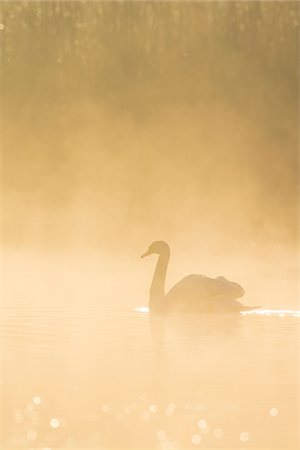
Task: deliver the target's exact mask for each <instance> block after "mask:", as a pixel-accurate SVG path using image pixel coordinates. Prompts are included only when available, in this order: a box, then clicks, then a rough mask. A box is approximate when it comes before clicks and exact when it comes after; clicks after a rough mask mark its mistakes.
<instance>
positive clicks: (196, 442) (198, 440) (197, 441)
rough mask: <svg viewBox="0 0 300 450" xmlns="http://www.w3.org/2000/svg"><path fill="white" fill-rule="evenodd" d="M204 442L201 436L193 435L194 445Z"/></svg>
mask: <svg viewBox="0 0 300 450" xmlns="http://www.w3.org/2000/svg"><path fill="white" fill-rule="evenodd" d="M201 442H202V436H201V435H200V434H193V436H192V443H193V444H194V445H198V444H201Z"/></svg>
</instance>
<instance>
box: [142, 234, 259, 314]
mask: <svg viewBox="0 0 300 450" xmlns="http://www.w3.org/2000/svg"><path fill="white" fill-rule="evenodd" d="M152 254H157V255H159V258H158V261H157V265H156V269H155V272H154V276H153V280H152V284H151V288H150V299H149V309H150V311H157V312H170V311H177V312H197V313H199V312H201V313H206V312H239V311H247V310H250V309H256V308H259V306H255V307H252V306H244V305H242V304H241V303H240V302H238V301H237V300H236V299H237V298H240V297H242V296H243V295H244V293H245V291H244V289H243V288H242V287H241V286H240V285H239V284H237V283H234V282H232V281H229V280H227V279H226V278H224V277H217V278H209V277H206V276H204V275H189V276H187V277H185V278H183V280H181V281H179V283H177V284H175V286H174V287H173V288H172V289H171V290H170V291H169V292H168V293H167V294H165V280H166V273H167V268H168V264H169V260H170V247H169V245H168V244H167V243H166V242H164V241H155V242H153V243H152V244H151V245H150V246H149V248H148V250H147V251H146V252H145V253H144V254H143V255H142V256H141V258H144V257H145V256H148V255H152Z"/></svg>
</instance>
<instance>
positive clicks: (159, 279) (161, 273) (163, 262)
mask: <svg viewBox="0 0 300 450" xmlns="http://www.w3.org/2000/svg"><path fill="white" fill-rule="evenodd" d="M169 260H170V251H166V252H164V253H163V254H161V255H159V258H158V261H157V264H156V268H155V272H154V276H153V280H152V284H151V288H150V301H149V307H150V309H152V310H155V309H156V310H157V309H160V308H161V301H162V300H163V298H164V296H165V281H166V274H167V268H168V264H169Z"/></svg>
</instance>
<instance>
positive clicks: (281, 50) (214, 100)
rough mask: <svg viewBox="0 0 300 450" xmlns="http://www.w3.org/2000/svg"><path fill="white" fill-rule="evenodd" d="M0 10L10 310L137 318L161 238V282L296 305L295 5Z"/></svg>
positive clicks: (66, 5)
mask: <svg viewBox="0 0 300 450" xmlns="http://www.w3.org/2000/svg"><path fill="white" fill-rule="evenodd" d="M1 10H2V12H1V14H2V23H3V26H2V27H1V31H0V33H1V48H2V59H3V65H2V69H1V70H2V87H1V100H2V118H1V124H2V135H3V136H2V175H3V181H2V194H3V201H2V213H3V215H2V217H3V218H2V225H3V233H2V243H3V244H2V248H3V251H4V253H3V254H4V258H3V265H4V273H5V277H4V278H5V282H4V301H8V302H10V301H11V299H12V298H14V299H18V301H25V300H24V299H25V297H26V295H28V297H30V298H31V300H32V301H33V299H35V302H37V303H40V302H46V298H47V296H49V298H48V301H49V302H55V301H57V299H58V298H64V301H65V302H69V303H72V302H73V301H75V297H76V298H77V301H78V302H82V301H87V300H86V299H85V300H83V298H82V296H83V295H86V294H87V293H88V295H89V296H90V297H91V298H93V299H94V301H95V302H97V301H99V302H101V301H103V300H100V298H101V299H102V298H103V293H105V296H106V295H109V296H111V298H114V299H115V300H114V301H115V302H117V303H118V302H120V303H122V304H123V305H126V304H128V305H130V306H132V305H137V304H146V302H147V300H148V288H149V283H150V279H151V276H152V271H153V269H154V266H153V265H154V260H153V259H152V260H151V259H150V260H149V261H147V262H146V261H142V262H141V261H140V260H139V256H140V254H141V253H143V251H145V249H146V248H147V247H148V245H149V244H150V242H152V241H154V240H157V239H164V240H166V241H167V242H168V243H169V244H170V246H171V250H172V259H171V265H170V268H169V273H168V278H167V283H168V285H169V286H171V285H172V283H174V282H175V281H177V280H178V279H179V278H180V277H182V276H184V275H186V274H189V273H204V274H207V275H210V276H217V275H224V276H228V278H230V279H236V280H237V281H238V282H240V283H241V284H242V285H243V286H245V290H246V294H247V295H248V297H247V302H248V303H250V304H251V303H252V304H257V302H258V303H259V304H263V305H265V306H266V307H273V306H280V307H295V306H296V287H295V275H296V247H297V172H298V166H297V147H298V143H299V142H298V137H299V125H298V124H299V109H298V105H299V86H298V78H297V77H298V68H299V64H298V62H299V57H298V55H299V54H298V52H299V40H298V33H299V5H298V4H297V3H296V2H287V3H285V2H198V3H194V2H193V3H192V2H191V3H189V2H185V3H181V2H166V3H164V2H161V3H156V2H142V3H137V2H86V1H78V2H71V1H65V2H53V1H51V2H43V1H34V2H27V1H23V2H15V1H13V2H2V3H1ZM16 279H17V280H18V282H17V283H16ZM50 292H51V293H50ZM53 293H55V295H54V296H53V295H52V294H53ZM53 297H54V298H53ZM254 298H255V300H254ZM97 299H98V300H97ZM59 301H61V300H59Z"/></svg>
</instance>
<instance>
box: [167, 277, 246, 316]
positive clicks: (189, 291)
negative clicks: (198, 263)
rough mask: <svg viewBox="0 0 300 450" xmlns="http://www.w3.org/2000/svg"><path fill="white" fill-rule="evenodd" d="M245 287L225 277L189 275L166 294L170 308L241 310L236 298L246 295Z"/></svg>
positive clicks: (182, 309) (168, 307)
mask: <svg viewBox="0 0 300 450" xmlns="http://www.w3.org/2000/svg"><path fill="white" fill-rule="evenodd" d="M244 292H245V291H244V289H243V288H242V287H241V286H240V285H239V284H237V283H234V282H232V281H229V280H227V279H226V278H225V277H217V278H210V277H206V276H204V275H189V276H187V277H185V278H183V280H181V281H180V282H179V283H177V284H175V286H174V287H173V288H172V289H171V290H170V291H169V292H168V293H167V294H166V296H165V301H166V304H165V306H166V307H167V309H168V310H175V309H176V310H181V311H184V310H188V311H192V310H197V311H198V310H203V311H206V310H207V311H215V310H224V311H226V310H240V309H241V306H242V305H241V303H239V302H237V301H236V299H238V298H240V297H242V296H243V295H244Z"/></svg>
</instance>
